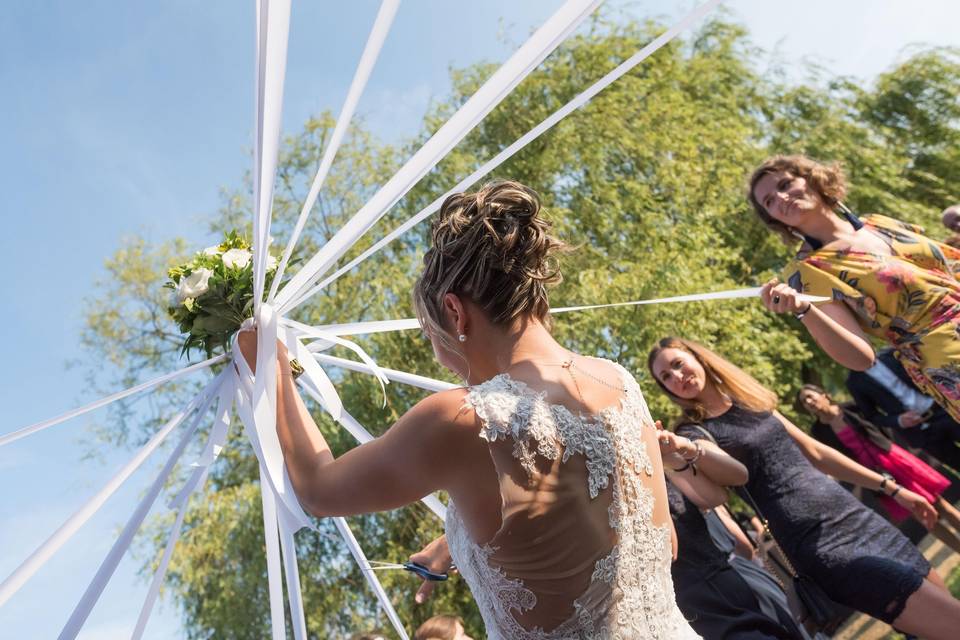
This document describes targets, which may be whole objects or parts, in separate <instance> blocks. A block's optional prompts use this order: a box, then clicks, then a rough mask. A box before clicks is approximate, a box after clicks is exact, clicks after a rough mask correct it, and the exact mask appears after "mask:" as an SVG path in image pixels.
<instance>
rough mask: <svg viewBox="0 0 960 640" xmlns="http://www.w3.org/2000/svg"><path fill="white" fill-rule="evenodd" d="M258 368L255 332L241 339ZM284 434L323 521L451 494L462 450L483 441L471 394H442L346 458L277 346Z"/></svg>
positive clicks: (301, 489) (292, 463) (292, 464)
mask: <svg viewBox="0 0 960 640" xmlns="http://www.w3.org/2000/svg"><path fill="white" fill-rule="evenodd" d="M239 344H240V350H241V351H242V352H243V355H244V357H245V358H246V359H247V362H248V363H250V366H251V368H253V367H254V366H255V362H256V350H257V342H256V334H255V333H254V332H253V331H246V332H243V333H241V334H240V337H239ZM277 353H278V362H277V366H278V377H277V435H278V436H279V438H280V445H281V447H282V448H283V455H284V459H285V461H286V467H287V472H288V473H289V475H290V480H291V482H292V483H293V487H294V490H295V491H296V492H297V497H298V499H299V500H300V503H301V504H302V505H303V507H304V508H305V509H306V510H307V511H309V512H310V513H312V514H313V515H315V516H317V517H323V516H347V515H354V514H358V513H370V512H372V511H385V510H388V509H395V508H397V507H401V506H403V505H406V504H409V503H411V502H415V501H417V500H419V499H420V498H422V497H423V496H425V495H427V494H429V493H432V492H434V491H436V490H438V489H446V488H448V487H449V485H450V482H451V481H452V480H453V478H454V477H455V476H456V475H457V472H458V471H459V470H460V466H461V465H460V460H459V458H458V452H463V451H465V450H467V447H468V446H469V444H470V443H474V442H475V441H477V440H478V439H477V430H476V426H475V417H474V415H473V413H472V412H464V411H462V407H463V399H464V396H465V394H466V391H465V390H463V389H452V390H450V391H442V392H439V393H435V394H433V395H431V396H429V397H427V398H425V399H424V400H422V401H421V402H419V403H418V404H417V405H416V406H414V407H413V408H412V409H410V410H409V411H408V412H407V413H406V414H404V415H403V417H401V418H400V419H399V420H398V421H397V422H396V424H394V425H393V426H392V427H390V429H388V430H387V432H386V433H384V434H383V435H382V436H380V437H379V438H375V439H374V440H371V441H370V442H367V443H364V444H362V445H360V446H358V447H356V448H354V449H351V450H350V451H348V452H347V453H345V454H344V455H342V456H340V457H339V458H335V457H334V456H333V453H332V452H331V451H330V447H329V445H328V444H327V441H326V440H325V439H324V438H323V435H322V434H321V433H320V429H319V428H317V425H316V423H315V422H314V420H313V417H312V416H311V415H310V412H309V411H308V410H307V407H306V406H305V405H304V403H303V399H302V398H301V397H300V393H299V391H298V389H297V385H296V382H295V381H294V379H293V374H292V372H291V370H290V361H289V359H288V355H287V351H286V349H285V348H284V347H283V346H282V345H280V344H278V346H277Z"/></svg>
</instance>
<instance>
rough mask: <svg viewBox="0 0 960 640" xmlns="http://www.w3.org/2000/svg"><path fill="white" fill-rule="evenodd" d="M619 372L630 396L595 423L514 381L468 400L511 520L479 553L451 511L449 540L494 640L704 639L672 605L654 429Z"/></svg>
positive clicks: (474, 392)
mask: <svg viewBox="0 0 960 640" xmlns="http://www.w3.org/2000/svg"><path fill="white" fill-rule="evenodd" d="M616 366H617V368H618V371H620V373H621V375H622V376H623V381H624V387H625V389H626V391H625V396H624V398H623V400H622V403H621V405H620V406H618V407H612V408H608V409H605V410H603V411H602V412H600V414H599V415H597V416H581V415H575V414H574V413H572V412H571V411H570V410H569V409H567V408H565V407H563V406H560V405H555V404H550V403H548V402H547V401H546V400H545V395H546V394H545V393H537V392H536V391H534V390H532V389H531V388H530V387H528V386H527V385H526V384H524V383H523V382H520V381H517V380H513V379H512V378H510V377H509V376H508V375H506V374H503V375H500V376H497V377H495V378H493V379H491V380H488V381H487V382H485V383H483V384H481V385H478V386H476V387H473V388H471V390H470V392H469V394H468V397H467V401H466V404H467V407H468V408H472V409H473V410H474V411H476V414H477V417H478V418H479V421H480V423H481V424H482V431H481V433H480V434H479V435H480V437H481V438H483V439H484V440H486V441H487V442H488V446H489V447H490V452H491V456H492V458H493V460H494V464H495V466H496V468H497V474H498V478H499V481H500V489H501V496H502V500H503V506H502V519H503V522H502V526H501V528H500V530H499V531H498V532H497V533H496V535H495V536H494V537H493V539H492V540H490V541H489V542H487V543H486V544H483V545H478V544H477V543H475V542H474V541H473V539H472V538H471V536H470V534H469V533H468V531H467V529H466V527H465V526H464V523H463V521H462V520H461V518H460V516H459V514H458V512H457V508H456V504H455V503H454V502H451V504H450V507H449V509H448V510H447V519H446V532H447V542H448V544H449V547H450V552H451V555H452V556H453V559H454V562H455V563H456V565H457V567H458V569H459V571H460V573H461V574H462V575H463V577H464V578H465V579H466V581H467V584H468V585H469V586H470V590H471V591H472V593H473V596H474V598H475V600H476V602H477V605H478V606H479V609H480V613H481V614H482V616H483V620H484V624H485V626H486V631H487V637H488V638H489V639H490V640H498V639H502V640H560V639H574V638H576V639H594V638H596V639H606V638H622V639H624V640H627V639H640V638H643V639H649V640H686V639H693V638H699V636H698V635H697V634H696V633H695V632H694V631H693V629H691V628H690V626H689V625H688V624H687V621H686V620H685V619H684V618H683V615H682V614H681V612H680V610H679V609H678V608H677V605H676V601H675V598H674V592H673V582H672V580H671V577H670V562H671V546H670V528H669V517H666V518H665V519H664V522H663V523H662V524H659V525H658V524H655V523H654V492H653V491H652V490H651V487H654V486H656V483H657V482H659V483H661V484H662V483H663V479H662V476H660V477H655V475H654V466H653V465H652V464H651V460H650V458H649V456H648V455H647V448H646V445H645V443H644V441H643V439H642V437H641V430H643V429H652V428H654V427H653V423H652V420H651V418H650V414H649V411H648V409H647V406H646V403H645V401H644V399H643V396H642V394H641V392H640V388H639V386H638V385H637V383H636V381H635V380H634V379H633V377H632V376H631V375H630V374H629V373H627V371H626V370H625V369H623V368H622V367H619V365H616ZM664 495H665V494H664Z"/></svg>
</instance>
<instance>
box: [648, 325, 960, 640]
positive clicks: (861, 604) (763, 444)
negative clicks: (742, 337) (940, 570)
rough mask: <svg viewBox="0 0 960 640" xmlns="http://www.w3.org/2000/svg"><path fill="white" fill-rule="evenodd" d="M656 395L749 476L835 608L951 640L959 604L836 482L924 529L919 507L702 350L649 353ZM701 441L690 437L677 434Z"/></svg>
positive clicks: (790, 550)
mask: <svg viewBox="0 0 960 640" xmlns="http://www.w3.org/2000/svg"><path fill="white" fill-rule="evenodd" d="M648 364H649V369H650V372H651V374H652V375H653V377H654V379H655V380H656V381H657V383H658V384H659V385H660V387H661V388H662V389H663V390H664V391H665V392H666V393H667V394H668V395H669V397H670V399H671V400H673V401H674V402H675V403H676V404H677V405H679V406H680V407H682V408H683V410H684V413H685V417H686V419H687V420H688V421H689V420H693V421H697V422H699V423H700V424H702V426H703V428H704V429H705V430H706V431H707V432H708V433H709V434H710V435H711V436H712V438H713V439H714V440H715V441H716V443H717V444H718V445H719V446H720V448H722V449H723V450H724V451H726V452H727V453H728V454H730V455H731V456H733V457H734V458H735V459H737V460H739V461H740V462H741V463H743V465H744V466H745V467H746V468H747V470H748V471H749V473H750V479H749V481H748V482H747V484H746V488H747V489H748V490H749V492H750V494H751V495H752V496H753V499H754V500H755V501H756V503H757V504H758V506H759V507H760V509H761V510H762V511H763V515H764V516H765V517H766V518H767V520H768V521H769V524H770V529H771V531H772V533H773V535H774V537H775V538H776V540H777V542H778V543H779V544H780V546H781V547H782V548H783V550H784V552H785V553H786V554H787V556H788V557H789V559H790V561H791V562H792V563H793V564H794V566H795V567H796V569H797V571H798V572H799V573H800V574H802V575H805V576H806V577H808V578H809V579H811V580H813V581H814V582H816V583H817V584H818V585H819V586H820V587H821V588H822V589H823V590H824V591H825V592H826V594H827V595H828V596H830V597H831V598H832V599H834V600H835V601H837V602H838V603H840V604H844V605H847V606H849V607H852V608H854V609H857V610H859V611H862V612H864V613H866V614H868V615H871V616H873V617H875V618H878V619H880V620H883V621H884V622H887V623H891V624H894V625H895V626H896V627H897V628H898V629H901V630H902V631H904V632H907V633H911V634H915V635H919V636H922V637H924V638H928V639H929V640H941V639H942V640H949V639H950V638H955V637H956V630H957V629H960V602H958V601H957V600H955V599H954V598H953V597H952V596H951V595H950V593H949V592H948V591H947V589H946V587H945V586H944V584H943V580H942V579H941V578H940V577H939V576H938V575H937V574H936V572H935V571H933V570H932V569H931V568H930V564H929V563H928V562H927V560H926V559H925V558H924V557H923V555H922V554H921V553H920V552H919V551H918V550H917V548H916V547H915V546H914V545H912V544H911V543H910V541H909V540H908V539H907V538H906V537H904V536H903V534H901V533H900V532H899V531H897V530H896V529H895V528H894V527H893V526H891V525H890V524H889V523H888V522H887V521H886V520H884V519H883V518H882V517H880V516H879V515H878V514H876V513H875V512H873V511H871V510H870V509H868V508H866V507H865V506H864V505H862V504H861V503H860V502H858V501H857V500H856V499H855V498H854V497H853V496H851V495H850V494H849V493H848V492H847V491H845V490H844V489H843V488H842V487H841V486H840V485H839V484H838V483H837V482H836V481H834V480H833V479H831V478H829V477H827V475H826V474H829V475H831V476H833V477H834V478H836V479H837V480H842V481H845V482H851V483H853V484H856V485H859V486H863V487H865V488H868V489H871V490H874V491H881V492H883V493H885V494H886V495H889V496H890V497H892V498H894V499H895V500H896V501H897V503H898V504H900V505H901V506H902V507H904V508H906V509H908V510H909V511H911V512H912V513H913V514H914V515H915V516H916V517H917V518H918V519H920V520H921V521H924V522H927V523H929V524H930V525H931V526H932V524H933V522H934V521H935V519H936V510H935V509H934V508H933V507H932V506H931V505H930V503H929V502H927V501H926V500H925V499H924V498H922V497H921V496H919V495H917V494H916V493H913V492H911V491H909V490H907V489H904V488H903V487H901V486H899V485H898V484H897V483H896V482H891V481H889V480H888V479H886V478H884V477H883V476H881V475H880V474H878V473H876V472H874V471H871V470H870V469H867V468H865V467H863V466H861V465H860V464H858V463H856V462H854V461H853V460H851V459H850V458H848V457H846V456H844V455H843V454H841V453H839V452H838V451H836V450H834V449H830V448H829V447H827V446H825V445H823V444H821V443H819V442H817V441H816V440H814V439H813V438H811V437H810V436H808V435H807V434H806V433H804V432H803V431H801V430H800V429H798V428H797V427H796V426H794V425H793V424H791V423H790V422H789V421H788V420H787V419H786V418H784V417H783V416H782V415H780V414H779V413H777V412H776V397H775V396H774V394H773V393H772V392H770V391H769V390H767V389H765V388H764V387H763V386H762V385H761V384H760V383H758V382H757V381H756V380H754V379H753V378H752V377H750V376H749V375H748V374H746V373H745V372H743V371H742V370H740V369H739V368H738V367H736V366H734V365H733V364H731V363H729V362H727V361H726V360H724V359H723V358H721V357H720V356H718V355H717V354H715V353H713V352H712V351H710V350H709V349H707V348H706V347H704V346H702V345H699V344H697V343H695V342H692V341H688V340H681V339H677V338H665V339H664V340H661V341H660V342H659V343H658V344H657V346H655V347H654V349H653V350H652V351H651V352H650V356H649V359H648ZM680 434H682V435H684V436H686V437H688V438H691V439H702V438H704V434H703V433H702V432H701V431H700V430H699V429H696V428H689V429H687V430H685V431H680Z"/></svg>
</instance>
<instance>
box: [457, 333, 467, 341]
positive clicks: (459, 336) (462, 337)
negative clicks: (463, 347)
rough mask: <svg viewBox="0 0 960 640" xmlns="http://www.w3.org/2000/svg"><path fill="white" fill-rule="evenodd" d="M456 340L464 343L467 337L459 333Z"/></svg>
mask: <svg viewBox="0 0 960 640" xmlns="http://www.w3.org/2000/svg"><path fill="white" fill-rule="evenodd" d="M457 340H459V341H460V342H466V341H467V336H466V335H465V334H463V333H461V334H460V335H458V336H457Z"/></svg>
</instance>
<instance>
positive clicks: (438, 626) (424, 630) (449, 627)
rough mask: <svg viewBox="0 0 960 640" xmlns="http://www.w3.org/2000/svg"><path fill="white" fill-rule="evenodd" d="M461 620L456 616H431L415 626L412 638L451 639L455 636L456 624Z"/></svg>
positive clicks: (421, 639)
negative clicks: (415, 630) (415, 629)
mask: <svg viewBox="0 0 960 640" xmlns="http://www.w3.org/2000/svg"><path fill="white" fill-rule="evenodd" d="M458 623H459V624H460V626H463V620H461V619H460V618H458V617H457V616H448V615H440V616H433V617H432V618H430V619H429V620H427V621H426V622H424V623H423V624H422V625H420V626H419V627H418V628H417V632H416V633H414V634H413V640H453V639H454V638H456V637H457V624H458Z"/></svg>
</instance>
